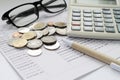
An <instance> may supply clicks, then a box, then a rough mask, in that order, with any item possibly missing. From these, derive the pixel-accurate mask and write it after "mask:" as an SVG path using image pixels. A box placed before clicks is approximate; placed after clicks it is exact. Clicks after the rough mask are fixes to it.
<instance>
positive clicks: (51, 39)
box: [41, 36, 57, 45]
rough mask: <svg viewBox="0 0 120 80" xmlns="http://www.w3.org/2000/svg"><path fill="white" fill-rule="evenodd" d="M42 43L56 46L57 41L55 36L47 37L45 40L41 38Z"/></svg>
mask: <svg viewBox="0 0 120 80" xmlns="http://www.w3.org/2000/svg"><path fill="white" fill-rule="evenodd" d="M41 40H42V42H43V43H44V44H46V45H52V44H55V43H56V41H57V39H56V37H54V36H45V37H43V38H41Z"/></svg>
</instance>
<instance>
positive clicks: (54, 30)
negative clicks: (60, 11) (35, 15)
mask: <svg viewBox="0 0 120 80" xmlns="http://www.w3.org/2000/svg"><path fill="white" fill-rule="evenodd" d="M47 29H48V31H49V34H48V35H49V36H50V35H54V34H55V32H56V28H55V27H48V28H47Z"/></svg>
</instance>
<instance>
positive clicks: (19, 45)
mask: <svg viewBox="0 0 120 80" xmlns="http://www.w3.org/2000/svg"><path fill="white" fill-rule="evenodd" d="M12 45H13V46H14V47H16V48H22V47H24V46H26V45H27V40H26V39H21V38H17V39H15V40H13V41H12Z"/></svg>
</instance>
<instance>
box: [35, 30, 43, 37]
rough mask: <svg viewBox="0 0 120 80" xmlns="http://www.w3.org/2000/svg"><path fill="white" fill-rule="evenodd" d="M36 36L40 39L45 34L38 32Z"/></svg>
mask: <svg viewBox="0 0 120 80" xmlns="http://www.w3.org/2000/svg"><path fill="white" fill-rule="evenodd" d="M36 34H37V37H36V38H37V39H40V38H42V37H43V32H42V31H36Z"/></svg>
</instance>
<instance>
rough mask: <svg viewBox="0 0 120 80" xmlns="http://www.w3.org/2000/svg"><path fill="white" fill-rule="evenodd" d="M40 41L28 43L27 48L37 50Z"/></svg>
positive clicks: (35, 40) (40, 43)
mask: <svg viewBox="0 0 120 80" xmlns="http://www.w3.org/2000/svg"><path fill="white" fill-rule="evenodd" d="M42 44H43V43H42V41H41V40H38V39H34V40H30V41H28V44H27V47H28V48H30V49H38V48H40V47H41V46H42Z"/></svg>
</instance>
